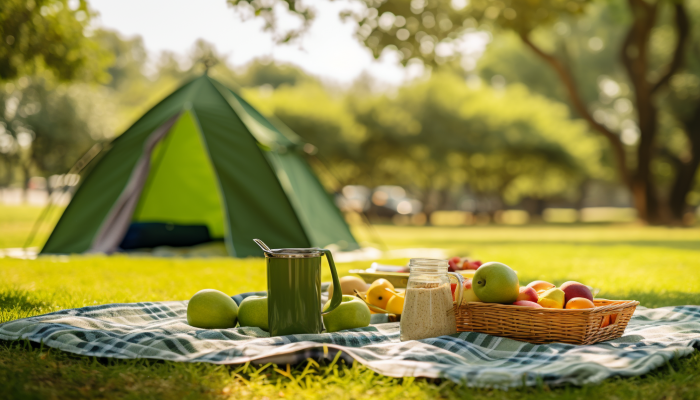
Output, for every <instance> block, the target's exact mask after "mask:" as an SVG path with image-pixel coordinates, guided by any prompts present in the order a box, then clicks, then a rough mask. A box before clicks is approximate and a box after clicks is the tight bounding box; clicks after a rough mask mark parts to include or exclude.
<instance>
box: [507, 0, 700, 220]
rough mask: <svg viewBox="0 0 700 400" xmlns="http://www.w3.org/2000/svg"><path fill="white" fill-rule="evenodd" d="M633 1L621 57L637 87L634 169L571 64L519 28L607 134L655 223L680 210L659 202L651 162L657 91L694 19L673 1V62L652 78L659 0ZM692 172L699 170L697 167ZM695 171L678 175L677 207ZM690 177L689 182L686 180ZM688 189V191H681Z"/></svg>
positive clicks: (673, 68)
mask: <svg viewBox="0 0 700 400" xmlns="http://www.w3.org/2000/svg"><path fill="white" fill-rule="evenodd" d="M628 4H629V9H630V12H631V14H632V25H631V26H630V29H629V31H628V33H627V36H626V37H625V40H624V43H623V45H622V48H621V58H622V63H623V65H624V67H625V69H626V71H627V74H628V76H629V79H630V82H631V83H632V86H633V88H634V96H635V98H634V100H635V101H634V102H635V106H636V111H637V117H638V125H639V130H640V134H641V136H640V142H639V145H638V147H637V167H636V169H635V170H634V172H633V173H632V174H630V173H629V171H628V166H627V161H626V156H625V148H624V145H623V144H622V142H621V141H620V138H619V136H618V135H617V134H616V133H613V132H612V131H611V130H610V129H608V128H607V127H606V126H604V125H602V124H600V123H598V122H597V121H596V120H595V119H594V118H593V115H592V114H591V112H590V111H589V110H588V107H587V105H586V103H585V102H584V99H583V98H582V97H581V95H580V92H579V90H578V88H577V86H576V83H575V80H574V77H573V75H572V74H571V72H570V71H569V69H568V68H567V67H566V65H565V64H564V63H562V62H561V60H559V59H557V58H556V57H555V56H554V55H552V54H548V53H546V52H544V51H543V50H542V49H540V48H539V47H537V46H536V45H535V44H534V43H533V42H532V41H530V38H529V36H528V34H529V32H520V37H521V39H522V40H523V42H524V43H525V44H526V45H527V46H528V47H530V49H532V50H533V51H534V52H535V54H537V55H538V56H539V57H541V58H542V59H543V60H544V61H546V62H547V63H548V64H549V65H550V66H551V67H552V68H553V69H554V71H555V72H556V73H557V75H558V76H559V78H560V79H561V81H562V83H563V84H564V87H565V89H566V90H567V92H568V94H569V97H570V99H571V102H572V105H573V108H574V109H575V110H576V111H577V112H578V113H579V114H580V115H581V116H582V117H583V118H584V119H586V121H588V123H589V124H590V126H591V128H592V129H593V130H595V131H597V132H598V133H600V134H601V135H602V136H604V137H605V138H606V139H608V142H609V143H610V145H611V148H612V151H613V154H614V156H615V161H616V167H617V171H618V176H619V177H620V180H621V181H622V182H623V183H624V184H625V186H627V187H628V188H629V189H630V191H631V192H632V196H633V199H634V204H635V207H636V209H637V213H638V216H639V218H640V219H642V220H644V221H646V222H649V223H652V224H660V223H667V222H669V221H670V218H671V215H670V214H674V215H675V214H676V213H677V211H673V212H665V210H666V209H667V208H665V207H662V204H661V203H660V200H659V196H658V193H657V192H656V187H655V185H654V180H653V177H652V173H651V163H652V161H653V158H654V154H655V150H656V149H655V139H656V134H657V131H658V121H657V116H658V108H657V107H656V105H655V104H654V95H655V94H656V93H657V91H658V90H660V89H661V88H664V87H665V86H666V85H667V84H668V82H669V81H670V80H671V77H672V76H673V75H674V74H675V73H676V72H678V69H679V68H680V67H681V65H682V63H683V58H684V57H683V56H684V52H685V47H686V46H685V45H686V43H687V41H688V37H689V32H690V21H689V19H688V16H687V13H686V11H685V5H684V2H683V0H679V1H677V2H676V3H675V4H674V6H673V7H674V12H675V28H676V30H677V33H678V40H677V42H676V45H675V49H674V52H673V58H672V59H671V60H670V62H669V63H668V66H667V68H666V70H665V71H664V73H663V74H662V75H661V77H660V78H659V79H658V80H656V81H655V82H651V81H650V80H649V77H648V75H649V64H648V62H649V40H650V37H651V32H652V29H653V28H654V25H655V24H656V17H657V14H658V3H652V2H646V1H645V0H628ZM696 147H700V144H699V145H698V146H696ZM687 168H688V169H689V170H690V169H691V168H693V165H692V163H691V164H690V165H688V166H687ZM695 169H697V166H696V167H694V169H693V171H694V170H695ZM686 174H691V172H686ZM692 175H693V176H694V173H692ZM693 176H691V177H687V176H685V175H683V177H681V176H680V175H679V179H681V180H682V181H683V182H685V183H684V184H681V182H678V188H677V191H678V193H675V192H674V193H672V199H671V201H670V203H669V205H670V207H671V208H672V209H675V208H677V203H678V202H680V201H681V200H679V197H683V200H682V201H683V202H684V201H685V195H687V192H688V190H690V189H689V188H687V189H686V188H685V187H686V186H689V185H692V180H693ZM688 180H690V183H688V182H687V181H688ZM684 190H685V192H684V193H682V192H683V191H684ZM681 208H683V207H681Z"/></svg>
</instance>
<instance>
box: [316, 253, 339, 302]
mask: <svg viewBox="0 0 700 400" xmlns="http://www.w3.org/2000/svg"><path fill="white" fill-rule="evenodd" d="M320 250H321V251H322V252H323V254H325V255H326V258H327V259H328V266H329V267H330V268H331V276H332V277H333V297H332V298H331V304H330V306H328V310H326V311H323V312H321V315H326V314H328V313H329V312H331V311H333V310H335V308H336V307H338V306H339V305H340V303H341V302H342V301H343V291H342V290H341V288H340V279H338V271H336V269H335V263H334V262H333V255H332V254H331V251H330V250H327V249H320Z"/></svg>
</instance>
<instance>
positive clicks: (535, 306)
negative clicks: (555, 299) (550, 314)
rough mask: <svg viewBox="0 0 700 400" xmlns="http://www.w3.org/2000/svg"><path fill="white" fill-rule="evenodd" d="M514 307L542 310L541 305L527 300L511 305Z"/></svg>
mask: <svg viewBox="0 0 700 400" xmlns="http://www.w3.org/2000/svg"><path fill="white" fill-rule="evenodd" d="M513 305H514V306H523V307H532V308H543V307H542V306H541V305H539V304H537V303H533V302H531V301H527V300H518V301H516V302H515V303H513Z"/></svg>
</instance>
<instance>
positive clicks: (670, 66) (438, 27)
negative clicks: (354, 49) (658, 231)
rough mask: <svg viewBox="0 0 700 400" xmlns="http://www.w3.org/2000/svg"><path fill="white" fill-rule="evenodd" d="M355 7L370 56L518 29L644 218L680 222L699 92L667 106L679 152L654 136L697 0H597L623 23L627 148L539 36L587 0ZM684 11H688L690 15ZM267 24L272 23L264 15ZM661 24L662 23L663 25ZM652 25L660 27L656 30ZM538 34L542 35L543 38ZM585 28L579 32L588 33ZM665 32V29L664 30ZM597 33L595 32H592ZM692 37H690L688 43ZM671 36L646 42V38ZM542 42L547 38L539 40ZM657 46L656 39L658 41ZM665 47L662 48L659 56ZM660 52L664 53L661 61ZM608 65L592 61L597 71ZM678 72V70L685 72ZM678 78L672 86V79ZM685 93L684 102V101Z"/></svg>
mask: <svg viewBox="0 0 700 400" xmlns="http://www.w3.org/2000/svg"><path fill="white" fill-rule="evenodd" d="M228 1H229V3H230V4H232V5H234V6H237V7H246V8H250V7H252V8H253V9H254V10H255V12H256V13H257V14H260V15H262V16H263V17H265V18H266V19H267V20H268V21H274V18H273V17H272V16H273V12H274V10H275V8H274V7H273V6H271V5H270V2H260V1H258V0H228ZM278 1H279V2H282V3H287V4H292V3H293V4H294V7H296V8H293V7H290V8H289V10H290V11H291V12H294V10H295V9H299V8H301V9H306V8H307V7H304V6H303V5H302V4H301V3H300V2H299V1H291V0H278ZM358 2H359V3H361V4H362V5H363V7H360V9H359V10H357V9H356V10H355V11H353V12H349V13H347V14H346V15H347V16H350V17H353V18H354V19H355V20H356V21H357V24H358V29H357V37H358V39H360V40H361V41H362V42H363V43H364V44H365V45H366V46H367V47H368V48H369V49H370V50H372V52H373V53H374V55H375V57H378V56H379V55H380V54H381V53H382V52H383V51H386V50H389V51H395V52H397V54H399V56H400V57H401V58H402V61H403V62H404V63H407V62H408V61H409V59H412V58H417V59H420V60H422V61H423V62H426V63H429V64H432V65H435V66H440V65H446V64H449V63H450V62H451V61H452V60H454V59H456V58H458V57H459V51H458V50H459V46H460V45H461V44H462V39H463V37H464V34H465V33H467V32H469V31H474V30H475V29H480V30H489V31H491V32H494V33H496V34H498V33H499V32H500V31H501V30H507V31H512V32H515V33H516V34H517V36H518V37H519V38H520V40H521V42H522V44H523V45H524V46H525V47H527V48H528V49H529V50H530V51H532V52H533V54H535V55H537V57H539V58H540V59H541V60H543V61H544V62H545V63H546V64H547V65H548V66H549V67H550V68H551V71H553V72H554V74H555V75H556V76H557V78H558V79H559V81H560V83H561V85H562V86H563V88H564V90H565V92H566V94H567V96H568V99H569V103H570V104H571V106H572V107H573V108H574V109H575V110H576V113H577V114H578V115H579V116H580V117H581V118H584V119H585V120H586V121H587V122H588V124H589V125H590V127H591V129H592V130H594V131H595V132H597V133H598V134H600V135H601V136H602V137H604V138H605V139H606V140H607V142H608V144H609V147H610V150H611V152H612V154H613V155H614V159H615V165H616V170H617V175H618V177H619V179H620V181H621V182H622V183H623V184H624V185H625V186H626V187H627V188H629V190H630V191H631V193H632V195H633V198H634V202H635V207H636V208H637V211H638V215H639V217H640V218H641V219H643V220H645V221H648V222H650V223H664V222H673V223H680V221H681V220H682V218H683V214H684V213H685V211H686V204H687V195H688V193H689V191H690V190H691V188H692V186H693V183H694V182H695V176H696V175H697V169H698V165H700V117H698V115H700V99H690V98H689V97H687V96H686V98H685V101H684V102H685V103H686V106H685V107H683V108H684V109H687V110H689V111H685V112H684V113H672V115H673V116H674V118H676V119H677V120H678V122H679V123H678V126H679V127H680V129H682V131H683V133H684V135H685V138H684V141H685V143H686V147H685V150H686V151H684V152H682V153H681V154H677V153H676V154H674V153H673V152H669V151H666V149H665V147H664V146H659V140H660V138H661V136H660V134H659V130H660V129H659V118H660V112H661V108H662V105H661V104H660V103H661V100H662V97H667V96H670V97H678V95H677V94H675V93H676V92H677V91H678V90H679V89H683V88H682V86H683V84H678V81H679V80H683V79H686V78H685V77H687V75H691V76H693V77H695V79H697V76H698V74H697V68H693V65H697V63H698V58H699V56H698V55H697V54H695V53H693V52H691V51H690V49H691V45H692V46H698V39H700V37H698V35H697V33H692V30H691V26H692V24H691V20H697V19H698V15H697V14H698V13H700V10H699V9H698V8H700V7H699V6H698V4H697V2H690V3H689V4H688V3H686V1H685V0H673V1H672V0H656V1H645V0H626V1H624V0H609V1H608V2H607V3H606V5H607V7H609V8H611V9H613V10H614V11H616V12H617V13H618V14H619V25H620V26H622V27H624V29H625V31H626V32H625V33H624V34H623V35H622V37H621V39H620V40H621V42H620V43H619V44H618V45H616V46H615V45H613V46H614V47H616V48H617V49H618V51H617V54H618V56H617V57H618V60H619V64H618V65H617V67H619V68H622V70H623V71H624V74H625V77H626V81H627V82H626V83H628V85H629V86H630V87H631V98H632V99H633V105H634V109H635V111H636V118H635V119H636V126H637V127H638V129H639V142H638V144H636V145H635V146H633V148H632V150H633V151H632V153H631V154H632V157H630V151H629V149H628V147H629V146H627V145H625V143H624V142H623V141H622V140H621V135H620V132H619V130H614V129H611V128H610V127H608V126H606V124H604V123H602V122H600V121H599V119H596V118H595V117H594V113H593V112H592V110H591V107H590V104H589V103H588V102H587V101H586V98H585V96H584V95H583V94H582V90H581V87H580V86H579V85H578V84H577V79H576V77H575V75H574V73H573V68H572V64H573V62H572V57H571V51H570V49H568V48H567V47H566V45H565V43H564V44H562V43H557V42H555V43H553V44H554V45H553V46H551V44H552V43H551V41H550V43H547V41H548V40H547V39H551V38H552V35H551V34H549V33H550V32H551V31H550V30H551V28H552V26H553V25H554V24H555V23H558V22H576V21H577V20H578V19H580V18H581V17H582V16H585V14H586V12H588V10H589V9H590V8H591V5H592V4H593V3H594V2H593V1H591V0H568V1H559V0H536V1H529V2H523V1H518V0H503V1H498V2H494V1H488V0H472V1H460V0H411V1H410V2H409V1H403V0H388V1H384V2H379V1H375V0H358ZM691 13H692V15H691ZM268 26H270V27H271V28H274V24H272V23H270V24H268ZM664 27H670V28H671V31H669V29H662V28H664ZM660 35H661V37H659V36H660ZM543 36H544V39H545V40H542V39H543ZM595 38H596V36H591V37H589V38H588V40H589V41H590V40H595ZM671 38H673V39H671ZM598 39H600V38H598ZM691 39H692V43H691ZM659 40H663V43H664V44H667V43H669V42H672V43H674V45H673V46H671V47H670V48H671V51H667V52H666V53H667V54H665V53H664V51H663V50H666V49H668V48H669V46H668V45H664V46H658V45H656V46H655V41H656V42H658V41H659ZM547 44H550V46H549V47H550V48H547V47H545V46H546V45H547ZM659 47H661V48H659ZM664 56H666V57H664ZM659 60H663V62H660V61H659ZM605 73H609V71H599V75H602V74H605ZM686 80H687V79H686ZM676 86H680V87H676ZM687 103H691V104H687ZM660 158H666V159H669V160H671V162H672V164H673V165H674V168H675V174H674V175H675V177H674V182H673V184H672V185H671V190H670V195H669V199H668V201H663V198H662V197H661V196H660V193H659V188H658V184H657V182H655V180H654V179H653V164H654V163H655V162H656V161H657V160H658V159H660Z"/></svg>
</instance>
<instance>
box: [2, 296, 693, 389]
mask: <svg viewBox="0 0 700 400" xmlns="http://www.w3.org/2000/svg"><path fill="white" fill-rule="evenodd" d="M251 294H255V293H246V294H244V295H238V296H235V297H234V300H236V301H237V302H238V303H240V301H241V300H242V299H243V298H244V297H245V296H247V295H251ZM186 311H187V301H166V302H154V303H130V304H105V305H99V306H92V307H83V308H78V309H71V310H62V311H58V312H53V313H50V314H45V315H39V316H35V317H30V318H24V319H19V320H14V321H9V322H6V323H4V324H1V325H0V339H2V340H17V339H28V340H30V341H33V342H42V343H43V344H44V345H46V346H50V347H54V348H57V349H60V350H63V351H67V352H70V353H75V354H80V355H86V356H95V357H112V358H121V359H136V358H151V359H159V360H170V361H180V362H207V363H215V364H237V363H245V362H249V361H250V362H255V363H268V362H273V363H276V364H287V363H296V362H300V361H303V360H305V359H306V358H309V357H311V358H316V359H319V358H322V357H326V358H329V357H331V358H332V357H333V356H334V355H335V354H337V352H338V351H340V352H341V356H342V357H343V358H345V359H346V360H347V361H352V360H355V361H358V362H360V363H362V364H364V365H366V366H368V367H369V368H371V369H372V370H374V371H376V372H378V373H380V374H384V375H388V376H394V377H405V376H416V377H432V378H437V377H440V378H447V379H451V380H453V381H456V382H462V383H464V384H466V385H469V386H475V387H497V388H507V387H516V386H522V385H528V386H530V385H536V384H538V383H540V382H542V383H546V384H549V385H559V384H565V383H570V384H575V385H583V384H587V383H596V382H600V381H602V380H604V379H606V378H609V377H612V376H636V375H642V374H645V373H647V372H649V371H651V370H652V369H654V368H657V367H659V366H661V365H664V364H665V363H666V362H667V361H668V360H670V359H672V358H676V357H682V356H686V355H689V354H691V353H692V352H693V351H695V349H700V306H682V307H664V308H657V309H646V308H644V307H638V308H637V311H636V312H635V314H634V316H633V317H632V320H631V321H630V323H629V325H628V326H627V329H626V331H625V335H624V336H623V337H622V338H620V339H616V340H612V341H608V342H604V343H598V344H595V345H589V346H576V345H569V344H561V343H555V344H548V345H533V344H529V343H524V342H519V341H515V340H511V339H506V338H500V337H495V336H490V335H486V334H481V333H472V332H463V333H458V334H455V335H451V336H441V337H437V338H432V339H425V340H417V341H408V342H401V341H400V340H399V324H398V323H375V324H372V325H370V326H368V327H366V328H359V329H352V330H348V331H343V332H336V333H322V334H318V335H291V336H283V337H270V336H269V335H268V333H267V332H265V331H263V330H260V329H258V328H250V327H239V328H232V329H198V328H194V327H192V326H190V325H187V317H186Z"/></svg>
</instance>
